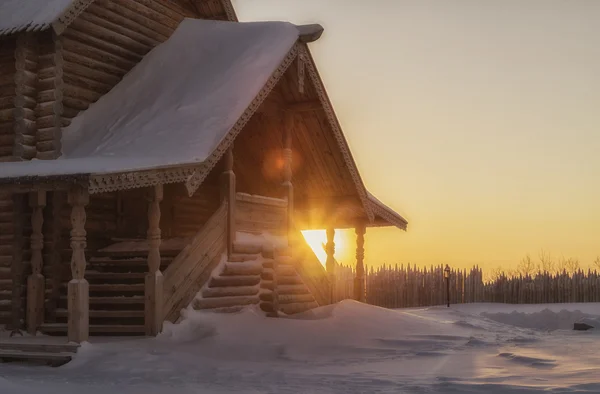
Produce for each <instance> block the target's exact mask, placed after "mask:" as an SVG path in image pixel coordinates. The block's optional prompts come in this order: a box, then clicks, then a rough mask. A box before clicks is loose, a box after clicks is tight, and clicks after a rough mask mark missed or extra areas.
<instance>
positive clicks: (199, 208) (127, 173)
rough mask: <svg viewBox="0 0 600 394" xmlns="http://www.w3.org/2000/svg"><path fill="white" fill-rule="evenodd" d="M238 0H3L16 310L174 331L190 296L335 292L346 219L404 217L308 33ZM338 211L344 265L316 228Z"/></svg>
mask: <svg viewBox="0 0 600 394" xmlns="http://www.w3.org/2000/svg"><path fill="white" fill-rule="evenodd" d="M322 31H323V29H322V28H321V27H320V26H318V25H308V26H295V25H292V24H289V23H283V22H261V23H239V22H237V21H236V16H235V13H234V10H233V8H232V6H231V4H230V1H229V0H71V1H70V2H69V1H64V0H22V1H19V2H15V1H0V162H1V163H0V231H1V233H0V324H6V325H7V326H8V327H10V328H11V329H12V330H15V332H17V330H26V331H28V332H30V333H32V334H34V333H36V332H37V331H41V332H43V333H46V334H51V335H66V336H68V338H69V340H71V341H73V342H81V341H85V340H87V339H88V335H156V334H157V333H158V332H159V331H160V330H161V327H162V323H163V321H165V320H169V321H176V320H177V319H178V318H179V313H180V310H181V309H182V308H184V307H186V306H188V305H189V304H192V305H194V307H196V308H203V309H214V310H215V311H224V312H227V311H236V310H239V309H241V308H243V307H245V306H246V305H254V304H258V305H260V307H261V309H262V310H264V311H265V313H268V314H269V315H273V316H277V315H281V314H291V313H297V312H301V311H305V310H307V309H310V308H314V307H316V306H318V305H323V304H327V303H329V302H330V298H331V292H332V289H331V285H330V283H331V280H330V279H331V275H335V273H334V272H333V267H334V264H333V262H334V260H333V256H334V251H335V247H334V244H333V235H334V230H335V229H340V228H355V229H356V234H357V235H358V237H357V239H358V244H357V250H356V257H357V261H356V264H357V278H356V298H357V299H358V300H363V298H364V278H363V272H364V269H363V256H364V248H363V241H364V234H365V231H366V228H367V227H372V226H397V227H399V228H401V229H404V230H405V229H406V224H407V223H406V221H405V220H404V219H403V218H402V217H401V216H399V215H398V214H396V213H395V212H393V211H392V210H391V209H389V208H387V207H386V206H385V205H384V204H382V203H381V202H380V201H378V200H377V199H376V198H374V197H373V196H372V195H371V194H369V193H368V192H367V190H366V189H365V186H364V184H363V182H362V180H361V177H360V175H359V172H358V169H357V167H356V164H355V162H354V160H353V158H352V154H351V152H350V149H349V147H348V144H347V142H346V140H345V138H344V135H343V134H342V130H341V128H340V125H339V122H338V120H337V118H336V116H335V113H334V111H333V108H332V105H331V103H330V101H329V99H328V97H327V93H326V91H325V87H324V85H323V82H322V81H321V79H320V77H319V74H318V72H317V69H316V67H315V63H314V61H313V58H312V57H311V54H310V50H309V43H310V42H312V41H314V40H317V39H318V38H319V37H320V36H321V33H322ZM304 229H327V234H328V239H329V241H328V244H327V251H328V262H327V267H326V269H325V268H324V267H323V266H322V265H321V264H320V262H319V261H318V260H317V258H316V256H315V255H314V253H313V252H312V250H311V249H310V247H308V245H307V244H306V242H305V241H304V239H303V237H302V235H301V232H300V231H301V230H304Z"/></svg>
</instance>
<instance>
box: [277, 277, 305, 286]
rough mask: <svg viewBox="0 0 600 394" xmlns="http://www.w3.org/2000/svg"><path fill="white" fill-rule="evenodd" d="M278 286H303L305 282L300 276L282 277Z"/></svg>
mask: <svg viewBox="0 0 600 394" xmlns="http://www.w3.org/2000/svg"><path fill="white" fill-rule="evenodd" d="M277 284H278V285H303V284H304V282H303V281H302V278H301V277H300V276H299V275H293V276H281V277H278V278H277Z"/></svg>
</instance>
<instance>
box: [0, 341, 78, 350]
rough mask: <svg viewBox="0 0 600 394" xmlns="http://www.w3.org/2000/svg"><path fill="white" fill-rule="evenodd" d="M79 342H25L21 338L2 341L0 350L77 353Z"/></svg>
mask: <svg viewBox="0 0 600 394" xmlns="http://www.w3.org/2000/svg"><path fill="white" fill-rule="evenodd" d="M78 349H79V344H77V343H72V342H65V343H39V342H25V341H20V340H13V339H12V338H11V339H10V340H7V341H0V351H8V350H13V351H14V350H17V351H22V352H39V353H41V352H43V353H76V352H77V350H78Z"/></svg>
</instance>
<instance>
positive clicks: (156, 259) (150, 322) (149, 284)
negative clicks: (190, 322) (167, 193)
mask: <svg viewBox="0 0 600 394" xmlns="http://www.w3.org/2000/svg"><path fill="white" fill-rule="evenodd" d="M163 196H164V192H163V185H162V184H158V185H155V186H154V187H152V188H151V190H150V193H149V196H148V197H149V199H148V200H149V201H148V274H147V275H146V277H145V282H144V299H145V302H144V305H145V307H144V317H145V319H144V321H145V326H146V335H150V336H155V335H157V334H158V333H160V331H161V328H162V322H163V315H162V308H163V274H162V272H160V243H161V231H160V202H161V201H162V200H163Z"/></svg>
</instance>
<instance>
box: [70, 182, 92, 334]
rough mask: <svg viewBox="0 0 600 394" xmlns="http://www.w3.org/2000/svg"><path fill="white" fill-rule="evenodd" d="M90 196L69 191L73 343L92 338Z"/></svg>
mask: <svg viewBox="0 0 600 394" xmlns="http://www.w3.org/2000/svg"><path fill="white" fill-rule="evenodd" d="M89 201H90V196H89V194H88V191H87V189H84V188H82V187H79V186H77V187H74V188H73V189H71V190H69V205H71V250H72V255H71V275H72V277H73V279H71V281H70V282H69V285H68V308H69V325H68V336H69V341H71V342H77V343H80V342H84V341H86V340H87V339H88V337H89V284H88V282H87V280H85V278H84V276H85V266H86V261H85V248H86V247H87V241H86V232H85V220H86V213H85V206H86V205H88V203H89Z"/></svg>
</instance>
